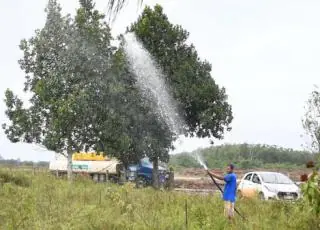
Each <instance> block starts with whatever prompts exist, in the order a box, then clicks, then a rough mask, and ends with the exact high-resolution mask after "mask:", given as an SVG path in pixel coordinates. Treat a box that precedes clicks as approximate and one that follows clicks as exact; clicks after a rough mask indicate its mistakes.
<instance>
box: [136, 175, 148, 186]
mask: <svg viewBox="0 0 320 230" xmlns="http://www.w3.org/2000/svg"><path fill="white" fill-rule="evenodd" d="M146 186H147V181H146V180H145V178H143V177H141V176H139V177H138V178H137V179H136V187H137V188H144V187H146Z"/></svg>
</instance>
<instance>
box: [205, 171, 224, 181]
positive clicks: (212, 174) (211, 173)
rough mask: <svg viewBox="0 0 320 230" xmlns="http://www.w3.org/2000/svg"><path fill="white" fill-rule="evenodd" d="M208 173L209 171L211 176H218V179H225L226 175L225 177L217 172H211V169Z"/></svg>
mask: <svg viewBox="0 0 320 230" xmlns="http://www.w3.org/2000/svg"><path fill="white" fill-rule="evenodd" d="M208 173H209V174H210V175H211V176H213V177H215V178H217V179H218V180H224V177H223V176H220V175H217V174H215V173H213V172H211V171H209V170H208Z"/></svg>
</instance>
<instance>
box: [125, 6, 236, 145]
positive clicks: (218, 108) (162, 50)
mask: <svg viewBox="0 0 320 230" xmlns="http://www.w3.org/2000/svg"><path fill="white" fill-rule="evenodd" d="M128 32H134V33H135V34H136V36H137V38H138V39H139V40H140V41H141V42H142V44H143V45H144V47H145V48H146V49H147V50H148V51H149V52H150V53H151V55H152V56H153V57H154V59H155V61H156V62H157V64H158V65H159V66H160V67H161V69H162V71H163V72H164V75H165V76H166V79H165V81H166V82H167V85H168V87H169V89H170V92H171V93H172V95H173V98H174V99H175V100H176V101H177V102H178V108H179V109H178V111H181V115H182V117H183V119H184V120H185V122H186V125H187V127H186V128H187V134H188V135H193V134H195V135H196V136H198V137H213V138H217V139H221V138H223V135H224V133H225V132H226V131H229V130H230V129H231V128H230V123H231V122H232V119H233V116H232V109H231V106H230V105H229V104H228V102H227V95H226V91H225V88H223V87H222V88H221V87H219V86H218V84H216V82H215V81H214V79H213V78H212V76H211V73H210V72H211V65H210V64H209V63H208V62H207V61H202V60H201V59H200V57H199V55H198V53H197V51H196V49H195V47H194V45H192V44H191V45H188V44H187V39H188V36H189V33H188V32H187V31H186V30H184V29H183V28H182V27H181V26H179V25H174V24H172V23H170V21H169V19H168V17H167V16H166V15H165V14H164V13H163V9H162V7H161V6H160V5H156V6H155V7H154V9H152V8H150V7H145V9H144V11H143V12H142V15H141V16H140V17H139V18H138V20H137V21H136V22H135V23H133V24H132V25H131V26H130V28H128Z"/></svg>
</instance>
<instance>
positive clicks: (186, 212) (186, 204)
mask: <svg viewBox="0 0 320 230" xmlns="http://www.w3.org/2000/svg"><path fill="white" fill-rule="evenodd" d="M185 214H186V216H185V217H186V230H188V201H187V200H185Z"/></svg>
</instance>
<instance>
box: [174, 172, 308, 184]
mask: <svg viewBox="0 0 320 230" xmlns="http://www.w3.org/2000/svg"><path fill="white" fill-rule="evenodd" d="M251 171H272V172H281V173H283V174H285V175H287V176H289V177H290V178H291V179H292V180H293V181H295V182H299V181H300V175H302V174H305V173H307V174H308V173H310V172H311V171H309V170H308V169H294V170H292V169H267V170H266V169H262V168H260V169H246V170H243V169H237V170H235V173H236V174H237V177H238V180H240V179H241V178H242V177H243V175H244V174H245V173H247V172H251ZM213 172H215V173H217V174H223V173H224V171H222V170H213ZM174 181H175V187H176V188H185V189H217V188H216V186H214V184H213V182H212V181H211V179H210V177H209V176H208V175H207V174H206V172H205V170H203V169H196V168H188V169H184V170H183V171H181V172H179V173H175V180H174ZM218 182H219V184H221V185H223V181H218Z"/></svg>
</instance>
